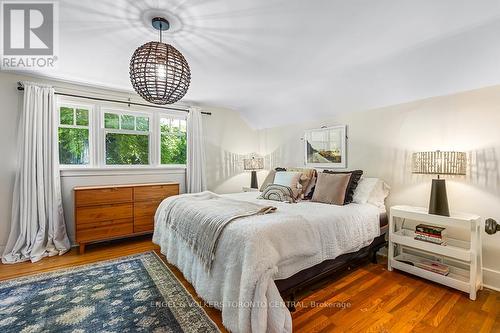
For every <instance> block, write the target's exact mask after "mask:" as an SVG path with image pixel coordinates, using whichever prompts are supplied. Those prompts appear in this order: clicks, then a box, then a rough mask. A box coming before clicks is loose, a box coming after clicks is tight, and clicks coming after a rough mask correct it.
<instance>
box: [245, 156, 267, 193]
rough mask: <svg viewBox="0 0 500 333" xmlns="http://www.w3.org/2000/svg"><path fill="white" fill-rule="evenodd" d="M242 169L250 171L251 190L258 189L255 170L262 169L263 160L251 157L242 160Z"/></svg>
mask: <svg viewBox="0 0 500 333" xmlns="http://www.w3.org/2000/svg"><path fill="white" fill-rule="evenodd" d="M243 169H244V170H249V171H252V180H251V182H250V187H251V188H259V185H258V183H257V170H261V169H264V158H263V157H255V156H252V157H250V158H244V159H243Z"/></svg>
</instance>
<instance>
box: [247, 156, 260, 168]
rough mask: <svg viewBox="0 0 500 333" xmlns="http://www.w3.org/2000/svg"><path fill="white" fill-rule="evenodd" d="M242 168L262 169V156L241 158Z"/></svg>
mask: <svg viewBox="0 0 500 333" xmlns="http://www.w3.org/2000/svg"><path fill="white" fill-rule="evenodd" d="M243 169H245V170H260V169H264V158H262V157H252V158H244V159H243Z"/></svg>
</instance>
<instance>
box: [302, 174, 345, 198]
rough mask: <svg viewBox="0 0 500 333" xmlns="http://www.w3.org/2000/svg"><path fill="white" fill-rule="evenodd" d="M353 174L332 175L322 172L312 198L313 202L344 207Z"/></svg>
mask: <svg viewBox="0 0 500 333" xmlns="http://www.w3.org/2000/svg"><path fill="white" fill-rule="evenodd" d="M350 178H351V174H349V173H346V174H331V173H326V172H321V173H319V174H318V179H317V180H316V188H315V189H314V193H313V196H312V200H311V201H313V202H322V203H327V204H333V205H339V206H342V205H344V200H345V195H346V190H347V186H348V185H349V179H350Z"/></svg>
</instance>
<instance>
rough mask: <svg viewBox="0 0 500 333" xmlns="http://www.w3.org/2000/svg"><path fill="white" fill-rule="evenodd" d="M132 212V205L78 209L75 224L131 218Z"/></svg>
mask: <svg viewBox="0 0 500 333" xmlns="http://www.w3.org/2000/svg"><path fill="white" fill-rule="evenodd" d="M133 211H134V208H133V204H132V203H128V204H115V205H102V206H89V207H80V208H78V209H77V210H76V224H77V225H79V224H84V223H94V222H97V221H106V220H117V219H126V218H132V217H133V216H134V214H133Z"/></svg>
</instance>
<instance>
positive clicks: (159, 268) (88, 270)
mask: <svg viewBox="0 0 500 333" xmlns="http://www.w3.org/2000/svg"><path fill="white" fill-rule="evenodd" d="M0 332H23V333H24V332H73V333H83V332H92V333H97V332H100V333H103V332H117V333H118V332H119V333H123V332H158V333H160V332H219V330H218V328H217V326H216V325H215V323H213V322H212V321H211V320H210V318H209V317H208V316H207V315H206V313H205V311H204V310H203V309H202V308H201V307H200V306H199V304H197V303H196V301H195V300H194V299H193V298H192V297H191V295H190V294H189V292H188V291H187V290H186V289H185V288H184V286H182V284H181V283H180V282H179V280H177V278H176V277H175V276H174V274H173V273H172V272H171V271H170V269H169V268H168V267H167V266H166V265H165V264H164V263H163V262H162V261H161V259H160V258H159V257H158V256H157V255H156V254H155V253H154V252H149V253H144V254H139V255H135V256H130V257H123V258H119V259H116V260H110V261H105V262H99V263H96V264H90V265H85V266H80V267H76V268H71V269H65V270H59V271H56V272H54V273H47V274H40V275H36V276H32V277H26V278H19V279H14V280H9V281H5V282H0Z"/></svg>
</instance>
